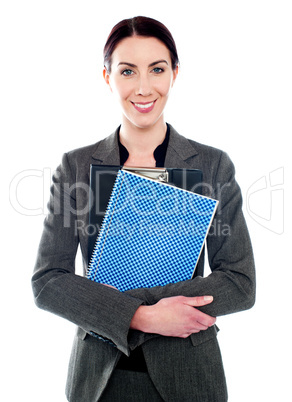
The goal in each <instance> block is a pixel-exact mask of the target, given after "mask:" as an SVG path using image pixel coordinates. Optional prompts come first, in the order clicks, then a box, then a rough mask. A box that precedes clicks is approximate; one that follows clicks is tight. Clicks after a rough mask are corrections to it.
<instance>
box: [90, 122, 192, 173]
mask: <svg viewBox="0 0 292 402" xmlns="http://www.w3.org/2000/svg"><path fill="white" fill-rule="evenodd" d="M169 126H170V135H169V143H168V148H167V151H166V157H165V167H176V168H188V167H190V165H189V163H188V162H187V161H188V159H190V158H192V157H194V156H196V155H197V154H198V152H197V151H196V149H195V148H194V146H193V144H192V143H190V141H189V140H187V139H186V138H185V137H183V136H182V135H180V134H178V132H177V131H176V130H175V129H174V128H173V127H172V126H171V125H169ZM92 157H93V159H95V160H96V163H98V164H101V165H119V164H120V153H119V144H118V128H117V129H116V131H115V132H114V133H112V134H111V135H110V136H108V137H106V138H105V139H104V140H102V141H101V142H100V143H99V144H98V146H97V148H96V149H95V152H94V153H93V155H92Z"/></svg>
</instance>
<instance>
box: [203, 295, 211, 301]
mask: <svg viewBox="0 0 292 402" xmlns="http://www.w3.org/2000/svg"><path fill="white" fill-rule="evenodd" d="M204 301H206V302H211V301H213V296H204Z"/></svg>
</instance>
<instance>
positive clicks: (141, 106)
mask: <svg viewBox="0 0 292 402" xmlns="http://www.w3.org/2000/svg"><path fill="white" fill-rule="evenodd" d="M153 103H154V102H151V103H147V104H146V105H141V103H135V106H137V107H138V108H140V109H148V108H149V107H151V106H152V105H153Z"/></svg>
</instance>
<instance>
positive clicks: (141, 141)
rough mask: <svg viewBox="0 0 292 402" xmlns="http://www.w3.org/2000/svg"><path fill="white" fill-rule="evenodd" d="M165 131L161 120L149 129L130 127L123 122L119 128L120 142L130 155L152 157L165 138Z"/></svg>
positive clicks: (126, 122)
mask: <svg viewBox="0 0 292 402" xmlns="http://www.w3.org/2000/svg"><path fill="white" fill-rule="evenodd" d="M124 120H126V119H124ZM166 129H167V126H166V123H165V121H164V119H163V118H162V119H161V120H160V121H158V122H157V123H156V124H155V125H154V126H152V127H149V128H148V127H147V128H139V127H136V126H133V125H131V124H130V123H129V122H128V121H123V123H122V125H121V128H120V141H121V143H122V144H123V145H124V146H125V147H126V148H127V150H128V152H129V154H130V155H136V156H139V155H144V156H146V155H148V156H149V157H150V156H151V157H153V152H154V151H155V149H156V148H157V147H158V145H160V144H162V142H163V140H164V138H165V133H166Z"/></svg>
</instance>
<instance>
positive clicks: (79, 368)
mask: <svg viewBox="0 0 292 402" xmlns="http://www.w3.org/2000/svg"><path fill="white" fill-rule="evenodd" d="M91 163H94V164H104V165H118V164H119V147H118V141H117V133H116V132H115V133H113V134H112V135H110V136H109V137H107V138H105V139H104V140H102V141H99V142H98V143H96V144H94V145H91V146H87V147H84V148H80V149H77V150H74V151H71V152H69V153H67V154H65V155H64V156H63V160H62V163H61V165H60V166H59V167H58V169H57V170H56V172H55V174H54V177H53V184H52V188H51V198H50V202H49V204H48V207H49V214H48V216H47V217H46V219H45V222H44V230H43V234H42V238H41V241H40V246H39V251H38V256H37V261H36V265H35V269H34V274H33V277H32V287H33V292H34V297H35V302H36V305H37V306H38V307H40V308H42V309H45V310H48V311H50V312H52V313H54V314H57V315H59V316H61V317H64V318H65V319H68V320H70V321H71V322H73V323H75V324H76V325H77V327H78V328H77V334H76V337H75V339H74V345H73V349H72V354H71V359H70V365H69V372H68V380H67V387H66V394H67V397H68V400H69V401H72V402H73V401H74V402H75V401H76V402H77V401H78V402H93V401H98V400H99V398H100V396H101V394H102V392H103V390H104V388H105V386H106V384H107V382H108V380H109V378H110V376H111V373H112V371H113V369H114V367H115V365H116V363H117V362H118V360H119V358H120V356H121V354H122V353H124V354H126V355H129V353H130V351H131V350H133V349H135V348H136V347H137V346H138V345H142V349H143V352H144V355H145V360H146V363H147V367H148V372H149V375H150V377H151V378H152V380H153V382H154V384H155V386H156V387H157V389H158V391H159V392H160V394H161V396H162V398H163V399H164V400H166V401H180V402H181V401H200V402H202V401H208V402H210V401H213V400H214V401H216V402H218V401H225V400H226V389H225V386H224V371H223V366H222V361H221V356H220V351H219V348H218V345H217V340H216V333H217V330H218V328H217V327H216V326H213V327H211V328H209V329H208V330H206V331H201V332H199V333H197V334H192V335H191V336H190V337H189V338H186V339H181V338H174V337H163V336H159V335H156V334H145V333H143V332H140V331H134V330H131V329H129V326H130V322H131V319H132V316H133V315H134V313H135V311H136V310H137V308H138V307H139V306H140V305H141V304H147V305H152V304H154V303H156V302H157V301H159V300H160V299H161V298H164V297H170V296H177V295H183V296H199V295H213V297H214V301H213V303H211V304H210V305H208V306H204V307H202V308H200V309H201V310H202V311H204V312H205V313H207V314H209V315H212V316H214V317H217V316H220V315H224V314H230V313H234V312H237V311H241V310H245V309H249V308H250V307H252V306H253V304H254V301H255V271H254V260H253V253H252V248H251V243H250V238H249V235H248V231H247V228H246V224H245V220H244V217H243V214H242V197H241V191H240V188H239V187H238V185H237V183H236V181H235V179H234V173H235V172H234V167H233V164H232V162H231V161H230V159H229V157H228V156H227V154H226V153H224V152H222V151H220V150H218V149H215V148H212V147H208V146H205V145H202V144H199V143H197V142H195V141H191V140H188V139H186V138H184V137H183V136H181V135H179V134H178V133H177V132H176V131H175V130H174V129H173V127H171V126H170V139H169V145H168V149H167V153H166V159H165V166H166V167H176V168H198V169H201V170H202V171H203V181H204V184H203V192H204V194H205V195H207V196H212V197H214V198H216V199H218V200H219V202H220V204H219V208H218V210H217V213H216V216H215V220H214V225H213V227H212V228H211V231H210V234H209V236H208V239H207V249H208V259H209V265H210V268H211V270H212V273H211V274H210V275H209V276H208V277H202V276H197V277H195V278H194V279H193V280H187V281H184V282H179V283H176V284H168V285H166V286H164V287H154V288H150V289H144V288H143V289H134V290H131V291H127V292H124V293H122V292H119V291H117V290H114V289H111V288H109V287H106V286H103V285H101V284H98V283H95V282H92V281H90V280H88V279H86V278H85V277H81V276H78V275H76V274H75V256H76V252H77V248H78V246H79V245H80V247H81V251H82V256H83V262H84V270H86V267H87V264H88V260H87V245H88V236H87V233H88V211H89V201H88V195H89V187H88V185H89V166H90V164H91ZM203 265H204V255H202V256H201V258H200V261H199V267H198V269H199V270H202V269H203ZM222 384H223V385H222Z"/></svg>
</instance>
